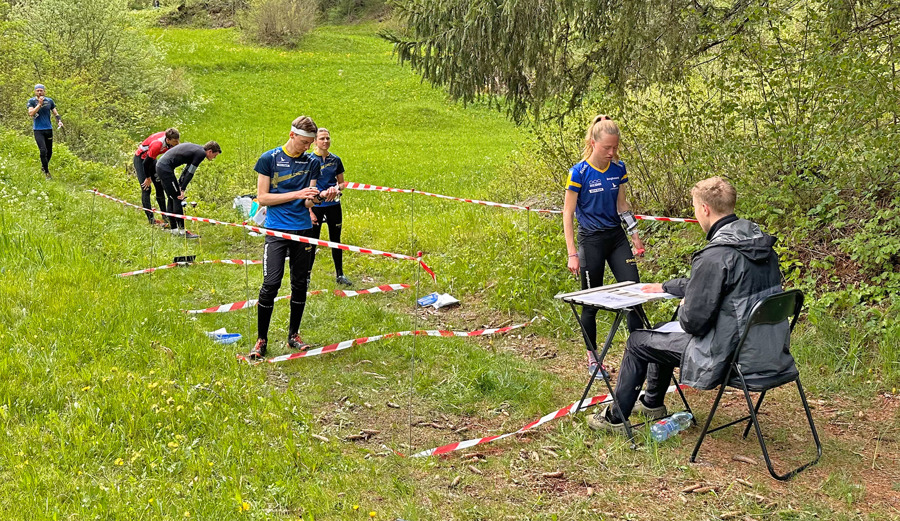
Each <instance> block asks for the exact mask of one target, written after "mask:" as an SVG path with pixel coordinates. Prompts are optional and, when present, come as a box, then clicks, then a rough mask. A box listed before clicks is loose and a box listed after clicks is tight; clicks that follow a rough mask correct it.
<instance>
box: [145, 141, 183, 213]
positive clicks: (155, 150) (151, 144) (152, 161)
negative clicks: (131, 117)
mask: <svg viewBox="0 0 900 521" xmlns="http://www.w3.org/2000/svg"><path fill="white" fill-rule="evenodd" d="M180 139H181V134H179V133H178V129H175V128H169V129H166V130H164V131H162V132H157V133H155V134H151V135H150V136H149V137H148V138H147V139H145V140H144V141H142V142H141V144H140V145H138V148H137V150H136V151H135V152H134V171H135V173H137V178H138V182H139V183H140V184H141V204H142V205H143V207H144V213H146V214H147V220H149V221H150V224H151V225H152V224H154V223H155V222H156V221H155V219H154V218H153V212H152V211H150V184H151V183H153V187H154V188H155V189H156V204H157V205H158V206H159V209H160V210H163V211H166V192H165V190H164V189H163V185H162V183H161V182H159V179H157V177H156V158H157V157H159V156H160V155H162V154H164V153H165V152H166V150H169V149H170V148H172V147H174V146H175V145H177V144H178V142H179V140H180Z"/></svg>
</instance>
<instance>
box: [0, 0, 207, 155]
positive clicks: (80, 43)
mask: <svg viewBox="0 0 900 521" xmlns="http://www.w3.org/2000/svg"><path fill="white" fill-rule="evenodd" d="M9 5H10V4H9V3H8V2H7V1H6V0H0V7H2V8H0V13H3V12H7V13H9V14H8V16H7V17H6V21H2V19H0V24H2V25H0V30H2V31H3V33H4V38H3V43H2V44H0V46H2V49H0V50H2V51H5V52H2V53H0V70H3V71H5V72H4V73H2V75H0V104H2V108H3V109H4V110H3V111H2V113H4V114H11V115H12V117H7V118H5V119H4V120H0V122H2V123H4V124H5V125H8V126H11V127H13V128H20V129H22V130H28V119H27V118H26V117H25V116H24V114H25V111H24V104H25V100H26V99H28V97H29V96H30V94H29V93H30V91H31V88H32V86H33V85H34V84H35V83H37V82H41V83H44V84H46V85H47V89H48V91H47V94H48V95H49V96H50V97H52V98H53V99H54V100H55V101H56V102H57V105H58V107H59V111H60V114H61V115H62V116H63V120H64V122H65V125H66V126H65V128H64V129H63V131H62V132H61V133H60V138H61V140H63V141H65V142H67V143H68V144H69V146H71V147H72V148H73V149H74V150H76V151H77V152H78V153H80V154H81V155H83V156H86V157H91V158H95V159H102V160H106V161H110V162H115V161H116V160H118V159H119V158H120V154H121V150H123V148H125V147H130V146H131V145H132V144H133V143H132V141H133V135H134V134H142V133H145V132H148V131H149V130H150V128H153V127H154V122H155V119H156V117H157V114H159V113H161V112H162V111H163V110H164V109H167V108H171V107H172V106H173V105H178V104H179V103H181V102H182V100H183V99H184V97H185V96H186V94H187V93H188V92H189V91H190V84H189V83H188V82H187V81H186V80H184V79H183V78H182V77H181V75H180V72H177V71H172V70H171V69H169V68H168V67H166V66H165V65H163V56H162V54H161V52H160V51H159V50H158V49H157V48H156V46H155V45H154V43H153V42H152V41H151V40H149V39H148V38H146V37H144V36H143V35H142V34H141V33H140V32H139V31H137V30H135V29H134V28H133V27H132V26H131V24H130V20H129V12H128V6H127V2H126V0H96V1H95V0H72V1H69V0H26V1H24V2H21V3H17V4H16V5H15V6H14V7H13V8H12V9H9Z"/></svg>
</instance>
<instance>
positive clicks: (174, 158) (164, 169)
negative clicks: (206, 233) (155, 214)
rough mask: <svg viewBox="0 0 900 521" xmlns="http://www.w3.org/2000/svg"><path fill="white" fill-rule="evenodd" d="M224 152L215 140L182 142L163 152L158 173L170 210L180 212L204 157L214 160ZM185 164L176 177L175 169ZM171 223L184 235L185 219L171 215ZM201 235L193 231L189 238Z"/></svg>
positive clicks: (177, 232) (157, 164)
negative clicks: (202, 142) (195, 142)
mask: <svg viewBox="0 0 900 521" xmlns="http://www.w3.org/2000/svg"><path fill="white" fill-rule="evenodd" d="M221 153H222V147H220V146H219V144H218V143H216V142H215V141H210V142H209V143H207V144H205V145H203V146H200V145H196V144H194V143H181V144H180V145H176V146H174V147H172V148H171V149H170V150H169V151H168V152H166V153H165V154H163V156H162V158H161V159H160V160H159V161H158V162H157V163H156V175H157V177H158V178H159V181H160V182H161V183H162V186H163V190H165V191H166V195H167V196H168V212H169V213H176V214H180V213H181V212H182V209H181V206H182V205H181V201H182V200H183V199H184V191H185V190H187V186H188V184H189V183H190V182H191V179H193V178H194V173H195V172H196V171H197V167H198V166H200V163H202V162H203V160H204V159H209V160H210V161H212V160H213V159H215V158H216V156H218V155H219V154H221ZM182 165H184V168H183V169H182V170H181V177H179V178H178V179H176V178H175V169H176V168H178V167H179V166H182ZM169 223H170V225H171V228H172V232H173V233H176V234H178V235H184V234H185V233H187V232H185V231H184V219H180V218H178V217H169ZM198 237H199V236H197V235H194V234H192V233H188V234H187V238H188V239H196V238H198Z"/></svg>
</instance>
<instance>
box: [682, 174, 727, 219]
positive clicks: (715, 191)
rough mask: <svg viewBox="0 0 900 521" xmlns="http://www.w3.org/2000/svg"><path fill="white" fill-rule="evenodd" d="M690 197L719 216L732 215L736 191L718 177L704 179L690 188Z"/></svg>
mask: <svg viewBox="0 0 900 521" xmlns="http://www.w3.org/2000/svg"><path fill="white" fill-rule="evenodd" d="M691 195H692V196H693V197H696V198H697V199H698V200H699V201H700V202H701V203H704V204H706V205H708V206H709V207H710V208H712V209H713V211H714V212H716V213H717V214H720V215H728V214H731V213H734V205H735V202H736V201H737V190H735V189H734V186H732V185H731V183H729V182H728V181H726V180H724V179H722V178H721V177H719V176H716V177H710V178H709V179H704V180H703V181H700V182H699V183H697V184H695V185H694V187H693V188H691Z"/></svg>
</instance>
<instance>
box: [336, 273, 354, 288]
mask: <svg viewBox="0 0 900 521" xmlns="http://www.w3.org/2000/svg"><path fill="white" fill-rule="evenodd" d="M334 280H335V281H337V283H338V284H343V285H344V286H352V285H353V283H352V282H350V279H348V278H347V277H345V276H343V275H338V276H337V277H335V279H334Z"/></svg>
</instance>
